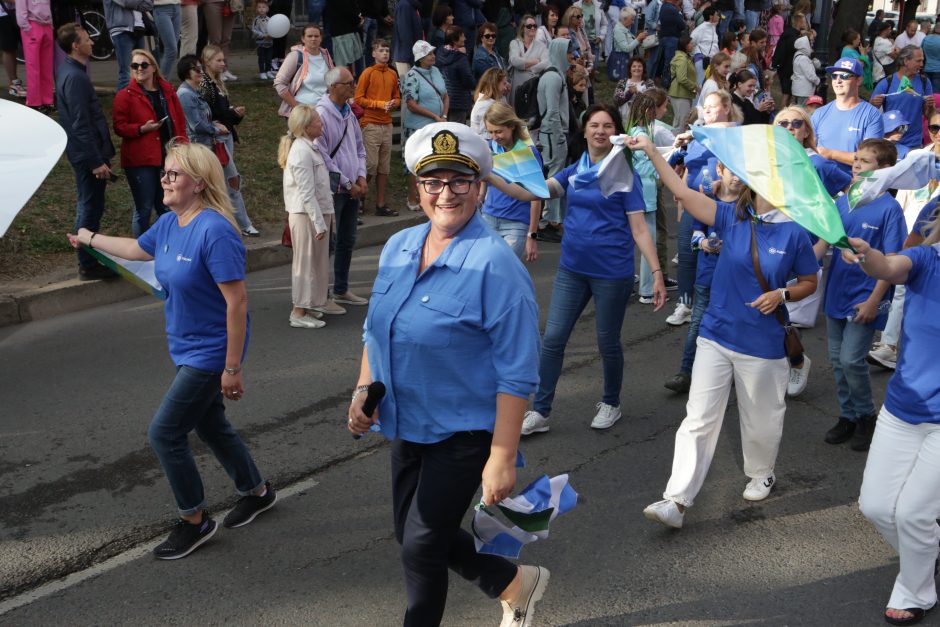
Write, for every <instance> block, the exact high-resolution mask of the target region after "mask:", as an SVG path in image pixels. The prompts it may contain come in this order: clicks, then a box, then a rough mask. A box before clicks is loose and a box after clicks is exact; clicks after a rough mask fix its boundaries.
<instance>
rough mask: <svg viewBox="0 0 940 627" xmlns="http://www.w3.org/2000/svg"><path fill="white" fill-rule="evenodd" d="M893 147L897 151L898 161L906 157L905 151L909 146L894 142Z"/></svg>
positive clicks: (908, 150)
mask: <svg viewBox="0 0 940 627" xmlns="http://www.w3.org/2000/svg"><path fill="white" fill-rule="evenodd" d="M894 147H895V148H897V151H898V161H900V160H901V159H903V158H904V157H906V156H907V153H909V152H910V151H911V148H909V147H908V146H905V145H904V144H901V143H895V144H894Z"/></svg>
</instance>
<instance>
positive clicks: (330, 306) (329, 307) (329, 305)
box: [310, 298, 346, 316]
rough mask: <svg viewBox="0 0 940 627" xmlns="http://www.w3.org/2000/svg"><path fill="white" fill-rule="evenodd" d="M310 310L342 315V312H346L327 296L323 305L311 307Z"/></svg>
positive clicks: (329, 314)
mask: <svg viewBox="0 0 940 627" xmlns="http://www.w3.org/2000/svg"><path fill="white" fill-rule="evenodd" d="M310 310H311V311H313V312H316V313H320V314H326V315H328V316H342V315H343V314H344V313H346V310H345V309H344V308H342V307H340V306H339V305H337V304H336V303H335V302H333V300H332V299H329V298H328V299H327V300H326V304H325V305H321V306H320V307H311V308H310Z"/></svg>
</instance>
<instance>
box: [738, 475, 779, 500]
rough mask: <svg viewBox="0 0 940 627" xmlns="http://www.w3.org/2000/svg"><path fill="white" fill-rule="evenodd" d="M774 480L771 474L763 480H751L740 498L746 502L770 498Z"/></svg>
mask: <svg viewBox="0 0 940 627" xmlns="http://www.w3.org/2000/svg"><path fill="white" fill-rule="evenodd" d="M776 480H777V478H776V477H774V474H773V473H770V475H769V476H767V477H764V478H763V479H751V480H750V481H748V483H747V487H746V488H744V494H742V495H741V496H743V497H744V498H745V499H747V500H748V501H763V500H764V499H766V498H767V497H768V496H770V489H771V488H773V487H774V482H776Z"/></svg>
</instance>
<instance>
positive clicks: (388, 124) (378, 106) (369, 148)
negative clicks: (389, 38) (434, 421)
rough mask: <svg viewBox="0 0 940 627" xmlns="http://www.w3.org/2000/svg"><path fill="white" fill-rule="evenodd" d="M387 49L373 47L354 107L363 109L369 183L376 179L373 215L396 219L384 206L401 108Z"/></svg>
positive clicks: (377, 42)
mask: <svg viewBox="0 0 940 627" xmlns="http://www.w3.org/2000/svg"><path fill="white" fill-rule="evenodd" d="M389 53H390V51H389V46H388V44H387V43H386V42H385V40H384V39H376V40H375V41H374V42H373V43H372V58H373V59H374V60H375V64H374V65H372V66H370V67H367V68H366V69H365V71H364V72H363V73H362V75H361V76H360V77H359V84H358V85H357V86H356V103H357V104H359V106H361V107H362V108H363V109H365V115H363V116H362V119H360V120H359V126H361V127H362V143H363V144H365V147H366V173H367V174H368V182H369V183H371V182H372V179H375V215H377V216H397V215H398V212H397V211H395V210H394V209H389V208H388V207H387V206H386V204H385V188H386V186H387V185H388V172H389V168H390V166H391V161H392V115H391V113H390V112H391V111H394V110H395V109H397V108H398V107H399V106H400V105H401V92H400V91H399V89H398V73H397V72H395V70H393V69H392V68H390V67H389V66H388V59H389Z"/></svg>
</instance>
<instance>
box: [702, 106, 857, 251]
mask: <svg viewBox="0 0 940 627" xmlns="http://www.w3.org/2000/svg"><path fill="white" fill-rule="evenodd" d="M692 134H693V136H694V137H695V139H696V140H697V141H699V142H701V144H702V145H703V146H705V147H706V148H707V149H708V150H710V151H711V152H712V154H714V155H715V156H716V157H717V158H718V160H719V161H720V162H721V163H722V164H724V165H725V167H727V168H728V169H729V170H731V171H732V172H734V174H735V175H736V176H737V177H738V178H739V179H741V182H743V183H744V184H745V185H747V186H748V187H750V188H751V189H752V190H753V191H754V192H755V193H757V194H759V195H761V196H763V197H764V198H765V199H766V200H767V202H769V203H770V204H771V205H773V206H774V207H776V208H777V209H779V210H780V211H782V212H783V213H784V215H786V216H787V217H789V218H790V219H791V220H793V221H794V222H796V223H797V224H799V225H800V226H802V227H803V228H805V229H806V230H807V231H809V232H810V233H813V234H814V235H816V236H818V237H819V238H821V239H823V240H825V241H826V242H829V243H830V244H833V245H835V246H839V247H841V248H851V246H849V241H848V238H847V237H846V234H845V227H844V226H843V225H842V219H841V218H840V217H839V210H838V209H836V204H835V202H833V200H832V197H831V196H829V194H828V193H827V192H826V188H825V186H824V185H823V182H822V181H821V180H820V179H819V175H818V174H817V173H816V168H815V167H814V166H813V163H812V162H811V161H810V160H809V156H808V155H807V154H806V149H805V148H803V146H801V145H800V143H799V142H798V141H796V139H794V137H793V136H792V135H790V133H789V132H788V131H787V130H786V129H785V128H783V127H781V126H776V125H769V124H748V125H745V126H733V127H728V128H705V127H696V128H695V129H693V131H692Z"/></svg>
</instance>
